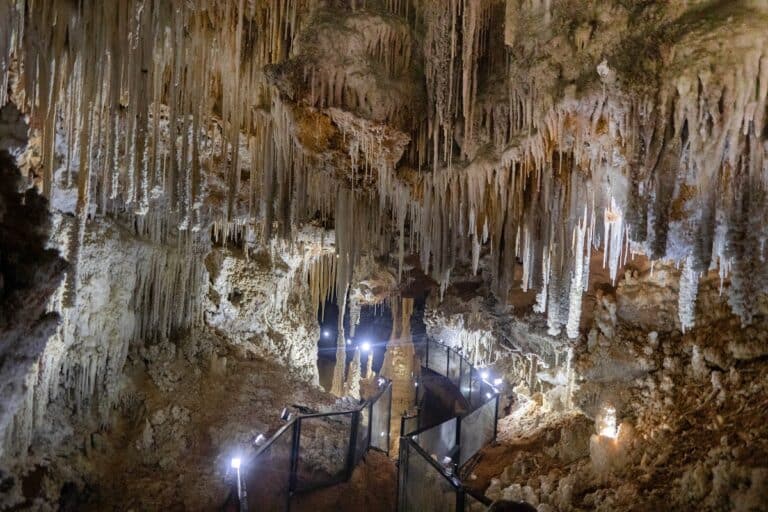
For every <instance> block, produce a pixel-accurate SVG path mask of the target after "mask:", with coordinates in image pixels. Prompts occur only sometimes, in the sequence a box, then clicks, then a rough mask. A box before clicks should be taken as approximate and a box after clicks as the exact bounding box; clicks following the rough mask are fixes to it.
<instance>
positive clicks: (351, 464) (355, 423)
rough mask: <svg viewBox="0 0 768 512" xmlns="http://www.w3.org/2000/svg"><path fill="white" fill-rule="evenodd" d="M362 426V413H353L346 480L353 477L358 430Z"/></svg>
mask: <svg viewBox="0 0 768 512" xmlns="http://www.w3.org/2000/svg"><path fill="white" fill-rule="evenodd" d="M359 426H360V411H354V412H353V413H352V426H351V428H350V429H349V452H348V453H347V469H346V475H347V476H346V478H345V480H349V479H350V478H351V477H352V471H353V470H354V469H355V452H356V450H355V448H356V447H357V429H358V427H359Z"/></svg>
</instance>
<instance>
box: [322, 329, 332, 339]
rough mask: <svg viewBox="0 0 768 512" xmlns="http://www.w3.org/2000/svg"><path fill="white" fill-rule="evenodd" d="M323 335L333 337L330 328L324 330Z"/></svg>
mask: <svg viewBox="0 0 768 512" xmlns="http://www.w3.org/2000/svg"><path fill="white" fill-rule="evenodd" d="M323 337H324V338H330V337H331V331H329V330H328V329H326V330H324V331H323Z"/></svg>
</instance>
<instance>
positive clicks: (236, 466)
mask: <svg viewBox="0 0 768 512" xmlns="http://www.w3.org/2000/svg"><path fill="white" fill-rule="evenodd" d="M229 465H230V466H231V467H232V469H240V457H232V460H231V461H230V463H229Z"/></svg>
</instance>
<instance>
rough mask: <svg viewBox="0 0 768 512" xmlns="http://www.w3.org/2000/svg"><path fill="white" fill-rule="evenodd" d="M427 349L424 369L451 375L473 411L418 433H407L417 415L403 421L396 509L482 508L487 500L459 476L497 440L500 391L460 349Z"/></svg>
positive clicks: (424, 511) (434, 345)
mask: <svg viewBox="0 0 768 512" xmlns="http://www.w3.org/2000/svg"><path fill="white" fill-rule="evenodd" d="M424 349H425V351H424V354H423V361H424V364H423V366H424V367H425V368H427V369H429V370H431V371H433V372H435V373H438V374H440V375H442V376H444V377H447V378H448V380H449V381H450V382H451V383H452V384H453V385H454V386H456V388H458V390H459V392H460V393H461V394H462V396H463V397H464V398H465V399H466V401H467V403H469V405H470V410H469V412H467V413H466V414H464V415H462V416H455V417H452V418H450V419H448V420H446V421H443V422H442V423H439V424H437V425H431V426H428V427H425V428H419V429H418V430H415V431H414V430H410V429H409V426H411V425H416V424H418V418H417V417H416V416H415V415H411V416H409V417H408V418H405V419H404V420H403V421H402V422H401V438H400V454H399V455H400V460H399V464H398V492H397V494H398V496H397V505H398V510H399V511H400V512H410V511H414V512H415V511H418V512H430V511H433V510H434V511H441V512H443V511H461V512H464V511H470V510H478V509H479V510H483V507H484V506H485V499H484V498H483V497H479V496H475V495H473V494H472V493H471V492H470V491H468V490H467V489H465V488H464V486H463V485H462V483H461V480H460V479H459V477H458V474H459V471H460V469H461V468H462V467H463V466H465V465H466V464H467V462H468V461H469V460H470V459H472V457H473V456H474V455H475V454H476V453H477V452H478V451H480V449H481V448H482V447H483V446H485V445H486V444H488V443H490V442H492V441H494V440H495V439H496V432H497V430H496V429H497V417H498V411H499V393H498V391H497V390H496V389H495V388H494V386H493V385H491V384H490V383H489V382H486V380H485V379H483V378H482V372H481V371H478V370H477V369H475V367H474V366H473V365H472V364H471V363H470V362H469V360H467V359H466V358H465V357H464V356H463V355H462V354H461V352H460V351H458V350H455V349H452V348H451V347H448V346H447V345H444V344H442V343H439V342H436V341H431V340H430V341H427V342H426V346H425V347H424ZM409 430H410V431H409Z"/></svg>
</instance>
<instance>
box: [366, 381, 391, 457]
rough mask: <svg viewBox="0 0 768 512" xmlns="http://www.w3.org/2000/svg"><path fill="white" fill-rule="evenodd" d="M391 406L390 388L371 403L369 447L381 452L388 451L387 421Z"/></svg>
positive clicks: (388, 386) (389, 386)
mask: <svg viewBox="0 0 768 512" xmlns="http://www.w3.org/2000/svg"><path fill="white" fill-rule="evenodd" d="M391 404H392V386H391V385H387V389H386V391H384V393H382V395H381V396H379V398H378V400H376V401H375V402H374V403H373V412H372V415H371V446H373V447H374V448H378V449H379V450H381V451H383V452H388V451H389V421H390V406H391Z"/></svg>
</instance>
